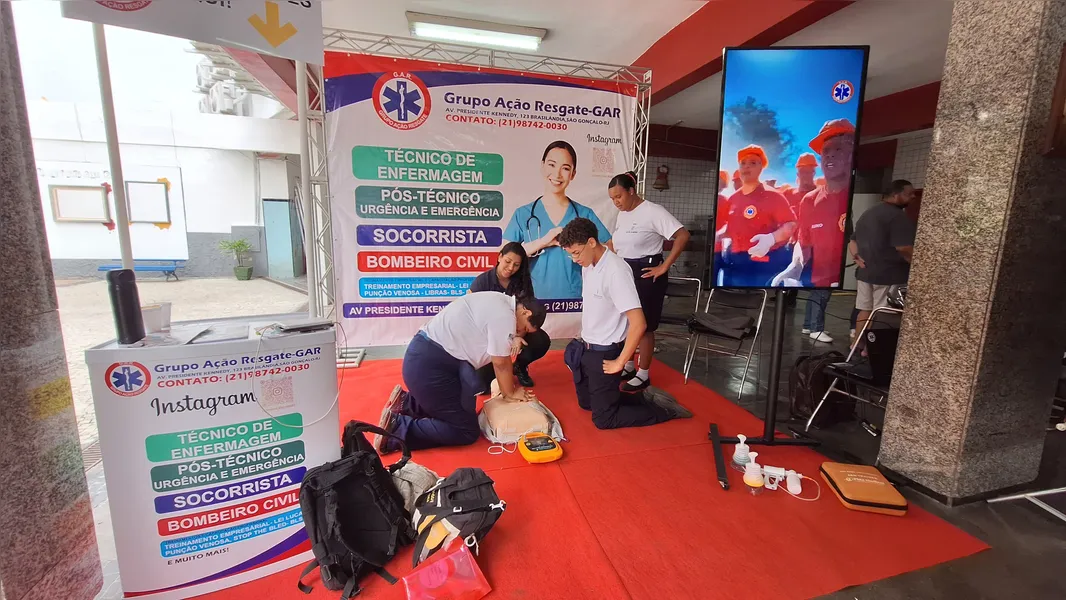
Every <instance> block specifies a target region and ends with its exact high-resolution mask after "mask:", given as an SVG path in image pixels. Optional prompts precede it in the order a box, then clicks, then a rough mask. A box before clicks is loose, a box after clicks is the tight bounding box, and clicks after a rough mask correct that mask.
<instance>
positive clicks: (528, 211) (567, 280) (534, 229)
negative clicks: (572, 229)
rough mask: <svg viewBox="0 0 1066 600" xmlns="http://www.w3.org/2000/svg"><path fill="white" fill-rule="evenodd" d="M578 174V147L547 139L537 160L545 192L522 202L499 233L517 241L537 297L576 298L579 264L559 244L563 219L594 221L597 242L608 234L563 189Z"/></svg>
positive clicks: (583, 207) (579, 294)
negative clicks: (525, 258)
mask: <svg viewBox="0 0 1066 600" xmlns="http://www.w3.org/2000/svg"><path fill="white" fill-rule="evenodd" d="M576 173H577V152H576V151H574V147H573V146H571V145H570V144H569V143H567V142H565V141H562V140H558V141H554V142H552V143H550V144H548V147H547V148H545V149H544V154H543V155H542V156H541V160H540V175H541V177H542V181H543V183H544V194H543V195H542V196H539V197H538V198H537V199H536V200H534V201H533V202H530V203H529V204H525V205H522V206H520V207H518V209H517V210H515V212H514V214H513V215H511V221H510V223H508V225H507V229H505V230H504V232H503V238H504V239H505V240H507V241H509V242H519V243H521V244H522V246H523V247H524V248H525V250H526V253H527V254H528V255H529V257H530V276H531V277H532V279H533V288H534V289H536V290H537V295H538V297H540V298H543V299H547V300H561V299H570V298H580V297H581V267H579V266H578V265H576V264H575V263H574V262H573V261H572V260H570V257H569V256H568V255H567V254H566V251H565V250H563V249H562V248H560V247H559V241H558V237H559V233H560V232H561V231H562V230H563V227H565V226H566V224H567V223H569V222H570V221H573V220H574V219H576V218H578V217H581V218H585V219H588V220H590V221H592V222H593V223H595V224H596V233H597V238H598V239H599V241H600V243H601V244H606V243H607V241H608V240H610V239H611V234H610V233H609V232H608V231H607V228H606V227H604V226H603V223H602V222H600V219H599V217H597V216H596V213H595V212H593V210H592V209H591V208H589V207H587V206H584V205H581V204H578V203H577V202H574V201H573V200H571V199H570V198H569V197H568V196H567V195H566V188H567V186H569V185H570V182H571V181H573V180H574V176H575V175H576Z"/></svg>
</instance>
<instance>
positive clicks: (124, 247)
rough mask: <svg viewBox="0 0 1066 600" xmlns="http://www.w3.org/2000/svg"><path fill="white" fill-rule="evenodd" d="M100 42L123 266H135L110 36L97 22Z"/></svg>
mask: <svg viewBox="0 0 1066 600" xmlns="http://www.w3.org/2000/svg"><path fill="white" fill-rule="evenodd" d="M93 41H94V42H95V43H96V70H97V73H98V74H99V76H100V103H101V104H102V105H103V108H104V135H105V137H106V138H107V159H108V162H110V164H111V186H112V189H111V193H112V194H114V195H115V221H116V223H115V229H116V230H117V231H118V247H119V253H120V255H121V257H122V268H123V269H133V245H132V243H131V242H130V215H129V211H128V210H127V206H126V184H125V181H126V180H125V179H123V178H122V156H121V155H120V154H119V150H118V124H117V123H116V121H115V98H114V96H113V95H112V94H111V69H110V67H109V66H108V64H107V39H106V38H105V37H104V26H103V25H101V24H100V23H93Z"/></svg>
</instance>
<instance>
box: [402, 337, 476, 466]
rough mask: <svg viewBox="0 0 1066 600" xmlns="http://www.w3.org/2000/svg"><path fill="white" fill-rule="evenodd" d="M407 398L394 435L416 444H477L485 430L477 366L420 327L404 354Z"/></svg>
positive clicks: (414, 446)
mask: <svg viewBox="0 0 1066 600" xmlns="http://www.w3.org/2000/svg"><path fill="white" fill-rule="evenodd" d="M403 380H404V383H406V384H407V391H408V396H407V402H406V404H405V406H404V409H403V412H402V414H400V415H399V416H398V418H397V420H396V429H395V432H394V433H395V435H396V436H397V437H400V438H402V439H403V441H404V442H405V443H406V444H407V447H408V448H410V449H411V450H424V449H426V448H436V447H438V446H461V445H466V444H473V443H474V442H476V441H477V439H478V436H480V435H481V430H480V429H479V428H478V423H477V397H476V394H477V392H478V391H480V390H479V389H478V388H479V387H481V382H480V378H479V377H478V375H477V371H476V370H475V369H474V367H473V366H472V365H471V364H470V363H468V362H466V361H465V360H459V359H458V358H455V357H454V356H452V355H450V354H448V352H447V351H446V350H445V349H444V348H442V347H440V345H439V344H437V343H436V342H433V341H431V340H430V339H429V338H428V337H426V336H425V335H423V334H422V333H419V334H418V335H416V336H415V337H414V339H413V340H411V343H410V344H408V345H407V352H405V353H404V355H403Z"/></svg>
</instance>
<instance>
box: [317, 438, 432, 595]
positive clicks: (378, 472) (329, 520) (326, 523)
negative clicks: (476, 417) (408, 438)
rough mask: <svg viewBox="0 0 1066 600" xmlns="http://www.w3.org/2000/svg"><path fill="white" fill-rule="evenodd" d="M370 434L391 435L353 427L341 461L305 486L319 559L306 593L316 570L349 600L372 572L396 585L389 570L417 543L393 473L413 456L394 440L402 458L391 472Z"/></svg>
mask: <svg viewBox="0 0 1066 600" xmlns="http://www.w3.org/2000/svg"><path fill="white" fill-rule="evenodd" d="M365 432H371V433H376V434H378V435H389V434H388V433H387V432H386V431H385V430H383V429H381V428H379V427H377V426H375V425H370V424H368V423H362V422H359V421H352V422H350V423H348V425H347V426H346V427H345V428H344V436H343V450H342V454H341V458H340V460H336V461H333V462H328V463H326V464H324V465H322V466H319V467H315V468H314V469H311V470H310V471H308V472H307V475H305V476H304V480H303V484H302V485H301V486H300V509H301V511H302V512H303V518H304V525H305V527H306V528H307V536H308V537H309V538H310V539H311V551H312V552H314V555H315V558H314V560H312V561H311V562H310V563H308V565H307V567H306V568H305V569H304V570H303V573H301V574H300V579H299V580H298V581H297V587H298V588H299V589H300V591H302V592H303V593H305V594H310V593H311V586H309V585H306V584H304V583H303V578H304V577H306V576H307V575H308V574H310V573H311V572H312V571H314V570H315V567H318V569H319V574H320V576H321V578H322V584H323V585H324V586H326V588H327V589H330V590H341V591H342V594H341V598H342V599H344V600H348V598H351V597H352V596H354V595H356V594H358V593H359V592H360V591H361V588H360V587H359V582H360V581H361V580H362V579H363V578H364V577H366V576H367V575H369V574H370V573H375V572H376V573H377V574H379V575H381V577H382V578H384V579H385V580H387V581H388V582H389V583H396V578H394V577H393V576H391V575H389V573H388V572H387V571H385V568H384V567H385V565H386V564H387V563H388V562H389V561H390V560H391V559H392V557H393V556H395V555H396V553H397V552H398V551H399V550H400V549H401V548H403V547H404V546H407V545H408V544H410V543H412V542H413V541H414V540H415V531H414V529H413V528H412V527H411V515H410V514H409V513H408V512H407V511H406V510H405V509H404V506H403V497H402V496H400V492H399V491H398V490H397V489H396V486H395V484H394V483H393V481H392V476H391V474H390V473H392V472H394V471H397V470H399V469H400V468H402V467H403V466H404V464H406V463H407V461H408V460H410V458H411V452H410V451H409V450H408V449H407V446H406V445H403V440H400V439H399V438H396V437H395V436H391V435H390V437H393V438H394V439H397V440H399V441H400V444H401V447H402V449H403V457H402V458H401V459H400V460H399V461H397V462H396V463H395V464H393V465H392V466H390V467H389V468H388V470H386V469H385V467H384V466H382V464H381V458H380V457H379V456H378V453H377V452H376V451H374V448H373V446H371V445H370V443H369V442H367V440H366V436H365V435H364V433H365Z"/></svg>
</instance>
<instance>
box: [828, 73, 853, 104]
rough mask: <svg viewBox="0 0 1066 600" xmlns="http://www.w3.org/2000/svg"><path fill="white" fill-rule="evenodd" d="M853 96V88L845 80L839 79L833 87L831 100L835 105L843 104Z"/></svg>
mask: <svg viewBox="0 0 1066 600" xmlns="http://www.w3.org/2000/svg"><path fill="white" fill-rule="evenodd" d="M854 94H855V86H853V85H851V82H850V81H848V80H846V79H841V80H840V81H838V82H836V84H835V85H833V100H834V101H835V102H836V103H837V104H845V103H847V102H848V101H849V100H851V97H852V96H853V95H854Z"/></svg>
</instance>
